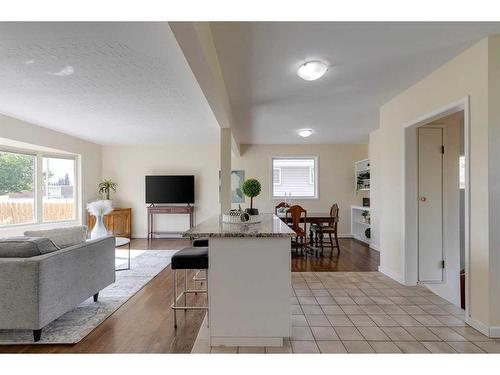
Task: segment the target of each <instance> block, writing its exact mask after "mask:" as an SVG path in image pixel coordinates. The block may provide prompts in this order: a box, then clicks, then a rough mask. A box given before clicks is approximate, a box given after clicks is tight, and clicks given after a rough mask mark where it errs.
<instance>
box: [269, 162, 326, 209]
mask: <svg viewBox="0 0 500 375" xmlns="http://www.w3.org/2000/svg"><path fill="white" fill-rule="evenodd" d="M286 159H305V160H309V159H313V160H314V173H313V174H314V196H299V195H292V196H291V199H296V200H310V199H320V198H319V172H318V171H319V157H318V156H317V155H274V156H271V158H270V164H271V166H270V170H271V184H270V194H269V195H270V196H271V199H272V200H275V201H278V200H281V201H282V200H284V199H285V198H288V196H287V197H284V196H275V195H274V186H275V185H274V183H273V181H274V179H273V170H274V169H275V168H274V160H286ZM311 169H312V168H311ZM310 181H311V179H310V178H309V182H310ZM280 182H282V180H281V177H280Z"/></svg>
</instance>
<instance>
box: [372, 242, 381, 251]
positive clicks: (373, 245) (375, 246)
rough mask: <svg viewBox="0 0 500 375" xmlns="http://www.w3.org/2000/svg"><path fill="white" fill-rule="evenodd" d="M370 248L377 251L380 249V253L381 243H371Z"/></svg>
mask: <svg viewBox="0 0 500 375" xmlns="http://www.w3.org/2000/svg"><path fill="white" fill-rule="evenodd" d="M370 248H371V249H373V250H375V251H378V252H379V253H380V246H379V245H377V244H374V243H371V244H370Z"/></svg>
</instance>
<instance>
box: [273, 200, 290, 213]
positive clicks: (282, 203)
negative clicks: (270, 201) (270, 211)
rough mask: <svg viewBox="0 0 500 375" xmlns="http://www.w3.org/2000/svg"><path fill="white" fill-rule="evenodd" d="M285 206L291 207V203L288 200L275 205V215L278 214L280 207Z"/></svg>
mask: <svg viewBox="0 0 500 375" xmlns="http://www.w3.org/2000/svg"><path fill="white" fill-rule="evenodd" d="M284 207H285V208H286V207H290V206H289V204H288V203H286V202H280V203H278V205H277V206H275V207H274V214H275V215H278V210H279V209H280V208H284Z"/></svg>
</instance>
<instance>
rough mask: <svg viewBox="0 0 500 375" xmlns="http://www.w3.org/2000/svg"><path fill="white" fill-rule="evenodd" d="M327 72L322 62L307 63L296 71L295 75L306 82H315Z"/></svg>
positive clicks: (326, 66) (326, 67)
mask: <svg viewBox="0 0 500 375" xmlns="http://www.w3.org/2000/svg"><path fill="white" fill-rule="evenodd" d="M327 71H328V65H326V64H325V63H324V62H322V61H318V60H314V61H308V62H306V63H304V64H302V65H301V66H299V68H298V69H297V75H298V76H299V77H300V78H302V79H305V80H306V81H314V80H317V79H319V78H321V77H323V75H324V74H325V73H326V72H327Z"/></svg>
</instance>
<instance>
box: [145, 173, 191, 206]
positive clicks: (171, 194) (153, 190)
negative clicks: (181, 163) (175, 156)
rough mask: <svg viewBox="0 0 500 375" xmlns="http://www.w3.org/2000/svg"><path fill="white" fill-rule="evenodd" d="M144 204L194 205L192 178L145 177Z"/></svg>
mask: <svg viewBox="0 0 500 375" xmlns="http://www.w3.org/2000/svg"><path fill="white" fill-rule="evenodd" d="M146 203H153V204H156V203H158V204H161V203H194V176H146Z"/></svg>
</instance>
